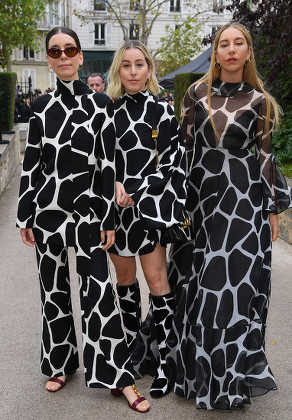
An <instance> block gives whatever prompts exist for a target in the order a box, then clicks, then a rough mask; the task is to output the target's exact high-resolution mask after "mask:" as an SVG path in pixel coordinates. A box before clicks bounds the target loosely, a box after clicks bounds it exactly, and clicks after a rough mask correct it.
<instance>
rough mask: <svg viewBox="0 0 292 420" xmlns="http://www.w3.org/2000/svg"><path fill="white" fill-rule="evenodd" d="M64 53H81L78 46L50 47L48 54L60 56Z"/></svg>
mask: <svg viewBox="0 0 292 420" xmlns="http://www.w3.org/2000/svg"><path fill="white" fill-rule="evenodd" d="M62 53H65V55H66V56H67V57H75V56H76V55H77V54H78V53H79V50H78V48H77V47H66V48H65V49H64V50H60V49H59V48H50V49H49V50H48V56H49V57H51V58H60V57H61V55H62Z"/></svg>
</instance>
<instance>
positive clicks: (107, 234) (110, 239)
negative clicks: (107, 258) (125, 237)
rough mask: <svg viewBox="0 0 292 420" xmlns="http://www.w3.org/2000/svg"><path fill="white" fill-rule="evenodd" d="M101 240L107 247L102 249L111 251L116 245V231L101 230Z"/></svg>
mask: <svg viewBox="0 0 292 420" xmlns="http://www.w3.org/2000/svg"><path fill="white" fill-rule="evenodd" d="M100 240H101V242H102V243H105V245H104V246H103V247H102V250H103V251H106V250H107V249H109V248H110V247H111V246H113V244H114V243H115V231H114V230H101V231H100Z"/></svg>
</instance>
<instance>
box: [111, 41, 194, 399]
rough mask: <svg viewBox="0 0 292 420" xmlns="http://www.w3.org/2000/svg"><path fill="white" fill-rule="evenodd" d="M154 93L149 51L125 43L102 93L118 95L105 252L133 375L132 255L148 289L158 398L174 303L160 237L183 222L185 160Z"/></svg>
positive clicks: (136, 320)
mask: <svg viewBox="0 0 292 420" xmlns="http://www.w3.org/2000/svg"><path fill="white" fill-rule="evenodd" d="M158 92H159V86H158V83H157V80H156V76H155V67H154V62H153V60H152V58H151V56H150V54H149V51H148V50H147V48H146V47H145V45H144V44H142V43H141V42H139V41H128V42H125V43H124V44H123V45H121V47H120V48H119V49H118V50H117V52H116V54H115V57H114V60H113V63H112V66H111V69H110V71H109V80H108V90H107V94H108V95H109V96H110V97H112V98H119V97H120V99H118V100H116V101H115V102H114V103H113V106H112V108H113V109H112V112H111V113H112V116H113V119H114V122H115V129H116V174H117V182H116V204H117V214H118V225H117V229H116V242H115V245H114V246H113V247H112V248H110V249H109V252H110V255H111V259H112V261H113V264H114V266H115V270H116V274H117V280H118V287H117V291H118V295H119V300H120V306H121V309H122V314H123V321H124V327H125V329H126V333H127V339H128V345H129V348H130V352H131V354H132V356H133V364H134V368H135V370H136V373H137V375H143V373H146V370H144V369H143V366H142V364H143V363H142V360H140V361H141V363H142V364H141V363H139V357H137V358H136V356H135V357H134V353H135V354H137V352H136V344H137V334H139V331H140V325H141V308H140V292H139V285H138V282H137V281H136V260H135V258H136V256H139V258H140V262H141V265H142V269H143V272H144V275H145V278H146V281H147V284H148V286H149V289H150V300H151V313H152V314H153V325H152V330H153V333H154V335H155V340H156V342H157V352H156V358H155V359H156V360H155V361H153V370H152V373H153V374H154V376H155V379H154V381H153V383H152V385H151V390H150V394H151V396H152V397H161V396H163V395H165V394H166V393H167V392H169V390H170V383H169V380H168V373H167V370H166V364H165V359H166V355H167V352H168V349H167V346H166V339H167V335H168V332H169V328H170V326H171V320H172V313H173V308H174V299H173V294H172V293H171V291H170V287H169V283H168V280H167V272H166V247H165V246H162V245H161V232H162V230H163V229H165V228H167V227H169V226H171V225H173V224H175V223H180V222H182V221H183V220H184V218H185V216H184V205H185V199H186V190H185V169H186V168H185V166H186V161H185V154H184V145H183V141H182V138H181V135H180V128H179V125H178V122H177V120H176V118H175V116H174V113H173V109H172V107H171V106H170V105H168V104H167V103H166V102H164V101H159V100H158V99H157V98H156V95H157V94H158ZM142 341H143V340H142ZM146 346H147V344H146ZM148 350H149V349H148V348H147V349H146V352H147V351H148ZM135 362H137V363H135ZM145 362H146V365H147V361H146V360H145ZM148 373H149V371H148Z"/></svg>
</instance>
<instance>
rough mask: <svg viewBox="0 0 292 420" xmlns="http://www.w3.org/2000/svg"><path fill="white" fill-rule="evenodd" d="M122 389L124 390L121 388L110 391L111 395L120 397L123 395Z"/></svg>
mask: <svg viewBox="0 0 292 420" xmlns="http://www.w3.org/2000/svg"><path fill="white" fill-rule="evenodd" d="M123 389H124V388H122V389H119V388H115V389H111V394H112V395H113V396H114V397H120V396H121V395H123Z"/></svg>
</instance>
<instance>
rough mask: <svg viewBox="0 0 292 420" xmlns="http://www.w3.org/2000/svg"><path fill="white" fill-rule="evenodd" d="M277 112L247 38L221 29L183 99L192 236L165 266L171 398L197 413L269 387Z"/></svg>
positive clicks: (235, 403)
mask: <svg viewBox="0 0 292 420" xmlns="http://www.w3.org/2000/svg"><path fill="white" fill-rule="evenodd" d="M279 113H280V108H279V106H278V105H277V103H276V101H275V99H274V98H273V97H272V96H271V95H270V94H269V93H268V92H267V91H266V90H265V88H264V84H263V82H262V80H261V79H260V78H259V76H258V74H257V71H256V64H255V57H254V51H253V48H252V41H251V37H250V34H249V32H248V31H247V29H246V28H245V27H244V26H242V25H240V24H239V23H237V22H231V23H230V24H227V25H225V26H223V27H222V28H221V29H220V30H219V31H218V33H217V35H216V38H215V41H214V45H213V52H212V57H211V63H210V69H209V71H208V73H207V74H205V75H204V76H203V77H202V78H201V79H200V80H198V81H197V82H195V83H194V84H193V85H191V86H190V88H189V89H188V90H187V92H186V95H185V98H184V106H183V109H182V115H183V120H182V130H183V134H184V136H185V139H186V149H187V155H188V157H189V162H191V160H193V162H192V168H191V170H190V174H189V177H188V198H187V209H188V210H189V212H190V213H191V215H192V220H193V227H194V233H195V238H194V240H193V241H191V242H189V243H187V244H184V245H173V246H172V249H171V252H170V255H169V260H170V262H169V267H168V274H169V281H170V283H171V284H172V285H173V286H174V288H175V290H176V297H177V309H176V312H175V314H174V322H173V327H172V329H171V332H170V336H169V343H168V344H169V345H170V346H171V352H170V355H169V358H168V363H169V367H170V368H171V370H172V372H173V381H174V392H175V393H176V394H177V395H179V396H185V397H186V398H196V405H197V408H199V409H208V410H209V409H223V410H226V409H232V408H235V407H237V408H242V407H243V406H244V404H246V403H250V400H251V397H255V396H257V395H263V394H265V393H267V392H268V391H270V390H273V389H276V383H275V379H274V376H273V374H272V372H271V370H270V367H269V365H268V362H267V359H266V354H265V328H266V320H267V312H268V306H269V297H270V287H271V281H270V280H271V249H272V241H275V240H276V239H277V236H278V233H279V223H278V215H277V214H278V213H280V212H282V211H283V210H285V209H286V208H288V207H289V206H291V191H290V190H289V188H288V187H287V184H286V181H285V178H284V177H283V175H282V174H281V172H280V171H279V169H278V168H277V166H276V164H275V159H274V157H273V155H272V152H271V139H272V133H273V129H274V125H275V122H277V121H278V117H279ZM253 148H254V150H255V152H254V151H253V150H252V149H253ZM192 158H193V159H192Z"/></svg>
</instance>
